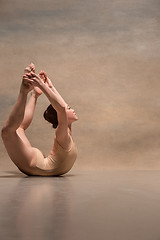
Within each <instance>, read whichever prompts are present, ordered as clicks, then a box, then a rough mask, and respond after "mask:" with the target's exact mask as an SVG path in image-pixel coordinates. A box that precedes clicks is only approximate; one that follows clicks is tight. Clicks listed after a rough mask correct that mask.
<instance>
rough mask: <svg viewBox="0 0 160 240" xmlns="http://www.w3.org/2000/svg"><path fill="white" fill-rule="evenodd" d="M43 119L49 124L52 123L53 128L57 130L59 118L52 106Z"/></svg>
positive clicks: (48, 108)
mask: <svg viewBox="0 0 160 240" xmlns="http://www.w3.org/2000/svg"><path fill="white" fill-rule="evenodd" d="M43 117H44V119H45V120H46V121H48V122H49V123H52V126H53V128H57V126H58V118H57V112H56V110H55V109H54V108H53V107H52V105H51V104H50V105H49V106H48V107H47V109H46V111H45V112H44V114H43Z"/></svg>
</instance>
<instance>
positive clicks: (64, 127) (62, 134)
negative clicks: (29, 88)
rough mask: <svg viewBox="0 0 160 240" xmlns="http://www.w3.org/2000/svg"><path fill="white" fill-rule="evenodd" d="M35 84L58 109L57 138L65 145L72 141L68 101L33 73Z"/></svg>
mask: <svg viewBox="0 0 160 240" xmlns="http://www.w3.org/2000/svg"><path fill="white" fill-rule="evenodd" d="M31 75H32V78H31V79H32V80H33V84H34V85H35V86H37V87H39V88H40V89H41V90H42V91H43V93H44V94H45V95H46V97H47V98H48V100H49V101H50V103H51V104H52V106H53V107H54V108H55V110H56V111H57V116H58V128H57V129H56V138H57V141H58V142H59V143H60V144H61V146H62V147H63V146H64V147H65V146H66V144H68V143H69V142H70V137H69V135H68V119H67V113H66V105H67V104H66V103H65V102H64V100H63V99H62V97H61V96H60V95H59V94H56V93H55V92H54V91H53V90H52V89H51V88H50V87H49V86H48V84H47V83H45V82H44V81H43V80H42V79H41V78H40V77H39V76H38V75H36V74H34V73H31Z"/></svg>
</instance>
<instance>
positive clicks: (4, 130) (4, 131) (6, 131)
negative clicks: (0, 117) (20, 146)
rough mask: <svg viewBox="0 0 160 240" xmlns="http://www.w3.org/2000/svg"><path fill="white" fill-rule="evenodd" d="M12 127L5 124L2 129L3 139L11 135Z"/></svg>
mask: <svg viewBox="0 0 160 240" xmlns="http://www.w3.org/2000/svg"><path fill="white" fill-rule="evenodd" d="M10 132H11V129H10V128H9V127H8V126H3V128H2V129H1V137H2V139H6V138H8V137H9V136H10Z"/></svg>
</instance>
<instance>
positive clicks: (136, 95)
mask: <svg viewBox="0 0 160 240" xmlns="http://www.w3.org/2000/svg"><path fill="white" fill-rule="evenodd" d="M159 30H160V1H159V0H85V1H84V0H60V1H59V0H45V1H42V0H34V1H33V0H32V1H31V0H30V1H25V0H14V1H13V0H0V76H1V79H0V84H1V91H0V127H2V125H3V123H4V121H5V119H6V117H7V116H8V114H9V112H10V110H11V108H12V106H13V104H14V102H15V100H16V98H17V94H18V91H19V86H20V82H21V76H22V74H23V69H24V68H25V67H26V66H27V65H28V64H29V63H30V62H31V61H32V62H34V63H35V65H36V66H37V72H38V71H40V70H41V69H44V70H46V72H47V73H48V75H49V77H50V78H51V79H52V80H53V82H54V84H55V86H56V88H57V89H58V90H59V92H60V93H61V94H62V96H63V97H64V99H65V100H66V101H67V102H68V103H69V104H70V105H71V106H72V107H73V108H75V110H76V112H77V114H78V116H79V121H78V122H77V123H75V124H74V126H73V137H74V139H75V141H76V143H77V146H78V159H77V162H76V164H75V166H74V169H81V170H82V169H83V170H85V169H86V170H88V169H91V170H92V169H100V170H103V169H160V147H159V146H160V100H159V99H160V97H159V95H160V88H159V86H160V78H159V77H160V67H159V63H160V61H159V60H160V31H159ZM47 106H48V100H47V99H46V98H45V96H41V98H39V101H38V103H37V109H36V112H35V117H34V121H33V123H32V125H31V127H30V129H29V130H28V131H27V136H28V137H29V139H30V141H31V142H32V144H33V146H36V147H39V148H40V149H41V150H42V151H43V152H44V153H45V154H47V153H48V151H49V150H50V148H51V145H52V141H53V136H54V130H53V133H52V128H51V126H50V125H49V124H48V123H47V122H45V121H44V120H43V118H42V114H43V111H44V109H45V108H46V107H47ZM0 169H1V170H8V169H9V170H15V169H16V167H15V166H14V165H13V163H12V162H11V161H10V159H9V157H8V155H7V153H6V151H5V148H4V146H3V144H2V141H1V140H0Z"/></svg>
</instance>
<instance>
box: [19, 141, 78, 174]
mask: <svg viewBox="0 0 160 240" xmlns="http://www.w3.org/2000/svg"><path fill="white" fill-rule="evenodd" d="M55 141H56V140H55ZM56 146H57V149H56V151H55V153H54V154H50V155H49V156H48V157H44V156H43V154H42V152H41V151H40V150H39V149H37V148H35V149H36V152H37V161H36V167H34V169H33V170H32V171H31V173H27V172H26V171H25V172H24V171H22V170H21V169H20V170H21V171H22V172H24V173H25V174H27V175H37V176H58V175H63V174H65V173H67V172H68V171H69V170H70V169H71V168H72V166H73V164H74V162H75V161H76V158H77V148H76V145H75V143H74V142H73V140H72V144H71V148H70V150H69V151H66V150H65V149H64V148H62V147H61V146H60V145H59V143H58V142H57V141H56Z"/></svg>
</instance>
